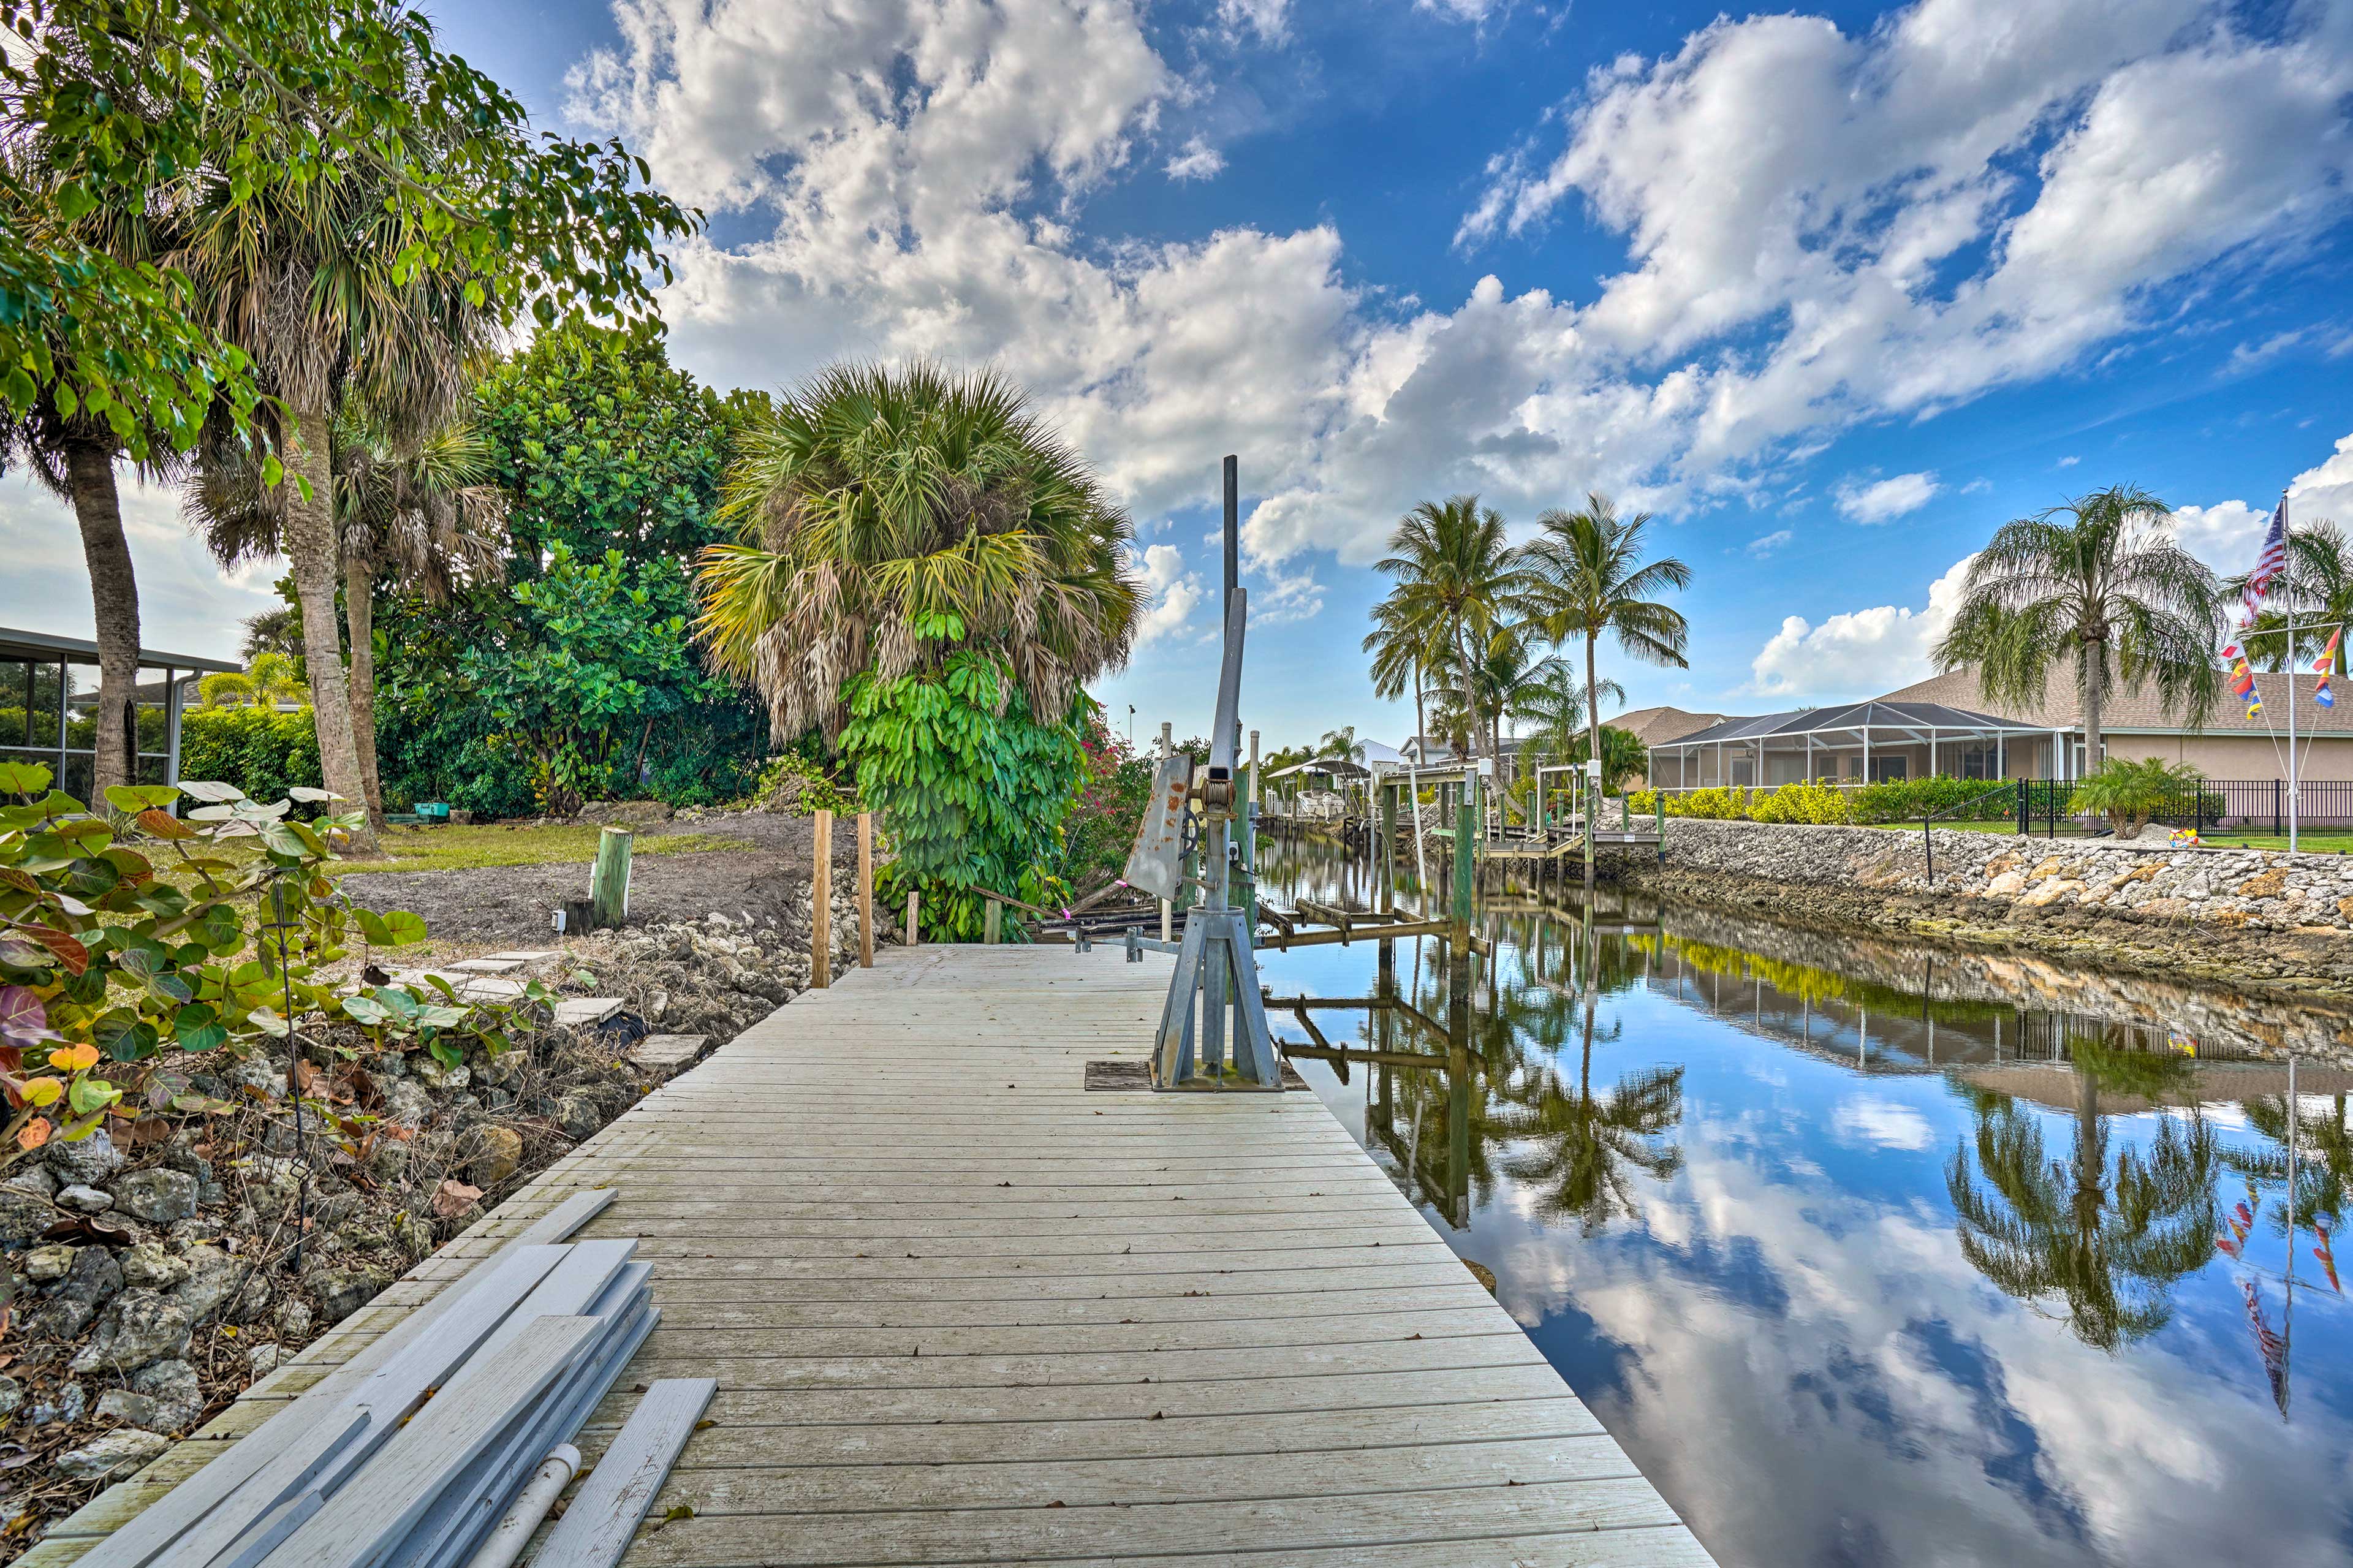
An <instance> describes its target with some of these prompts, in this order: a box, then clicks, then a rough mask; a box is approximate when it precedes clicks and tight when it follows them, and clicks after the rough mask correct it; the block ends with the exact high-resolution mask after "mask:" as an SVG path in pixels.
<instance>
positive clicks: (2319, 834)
mask: <svg viewBox="0 0 2353 1568" xmlns="http://www.w3.org/2000/svg"><path fill="white" fill-rule="evenodd" d="M1870 826H1873V827H1883V828H1885V829H1887V830H1888V831H1889V832H1891V833H1904V832H1912V833H1917V832H1919V831H1920V825H1919V824H1918V823H1916V822H1874V823H1872V824H1870ZM1936 826H1937V827H1938V828H1939V829H1940V830H1941V829H1944V828H1952V829H1954V830H1956V831H1957V832H1961V833H2011V834H2014V833H2016V832H2017V831H2018V824H2017V823H2015V822H1940V823H1938V824H1936ZM2042 836H2043V835H2042V820H2041V819H2040V818H2037V819H2036V822H2035V831H2034V833H2033V837H2037V838H2040V837H2042ZM2071 839H2072V840H2073V841H2074V842H2076V843H2079V844H2096V843H2099V842H2101V841H2100V840H2099V839H2096V838H2086V837H2084V836H2083V835H2082V834H2079V833H2068V832H2066V831H2064V830H2062V831H2061V833H2060V834H2059V842H2061V843H2065V842H2068V841H2069V840H2071ZM2198 841H2199V842H2200V844H2203V845H2205V846H2206V847H2209V848H2218V849H2277V850H2280V851H2283V852H2284V851H2285V850H2286V848H2287V835H2286V834H2284V833H2281V834H2272V833H2249V832H2246V831H2244V830H2243V829H2241V828H2235V827H2210V828H2208V829H2207V830H2206V831H2205V832H2203V833H2201V834H2200V835H2199V836H2198ZM2295 843H2296V848H2297V850H2298V852H2299V853H2302V854H2306V855H2353V832H2348V831H2347V830H2346V829H2344V828H2341V827H2330V828H2314V829H2309V830H2307V831H2306V832H2303V833H2299V834H2297V835H2296V838H2295Z"/></svg>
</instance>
